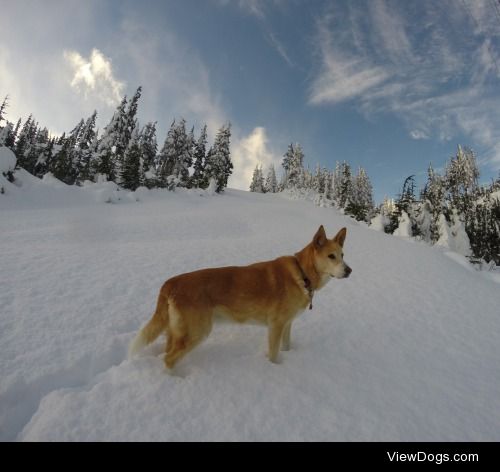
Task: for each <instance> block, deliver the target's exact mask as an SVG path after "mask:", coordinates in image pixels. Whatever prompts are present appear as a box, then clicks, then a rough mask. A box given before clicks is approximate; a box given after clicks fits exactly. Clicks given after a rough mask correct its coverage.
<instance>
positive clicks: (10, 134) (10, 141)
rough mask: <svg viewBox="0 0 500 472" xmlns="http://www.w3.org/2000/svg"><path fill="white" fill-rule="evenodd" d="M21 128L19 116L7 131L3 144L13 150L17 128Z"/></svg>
mask: <svg viewBox="0 0 500 472" xmlns="http://www.w3.org/2000/svg"><path fill="white" fill-rule="evenodd" d="M20 128H21V118H19V120H17V124H16V126H15V127H14V128H13V129H12V130H11V131H9V132H8V134H7V137H6V139H5V143H4V145H5V146H6V147H8V148H10V149H12V150H14V146H15V142H16V139H17V134H18V133H19V129H20Z"/></svg>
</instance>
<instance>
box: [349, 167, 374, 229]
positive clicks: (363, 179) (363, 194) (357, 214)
mask: <svg viewBox="0 0 500 472" xmlns="http://www.w3.org/2000/svg"><path fill="white" fill-rule="evenodd" d="M348 200H349V203H348V204H347V206H346V208H345V212H346V214H348V215H352V216H353V217H354V218H355V219H356V220H358V221H367V222H368V221H370V220H371V218H372V216H373V209H374V204H373V190H372V184H371V182H370V179H369V178H368V175H367V174H366V171H365V170H364V169H363V168H362V167H359V169H358V173H357V175H356V176H355V177H354V179H353V180H352V191H351V196H350V198H349V199H348Z"/></svg>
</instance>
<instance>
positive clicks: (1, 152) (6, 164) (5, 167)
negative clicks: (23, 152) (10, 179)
mask: <svg viewBox="0 0 500 472" xmlns="http://www.w3.org/2000/svg"><path fill="white" fill-rule="evenodd" d="M15 167H16V155H15V154H14V153H13V152H12V151H11V150H10V149H9V148H8V147H5V146H0V175H1V174H4V173H5V174H6V173H7V172H9V171H12V170H14V168H15Z"/></svg>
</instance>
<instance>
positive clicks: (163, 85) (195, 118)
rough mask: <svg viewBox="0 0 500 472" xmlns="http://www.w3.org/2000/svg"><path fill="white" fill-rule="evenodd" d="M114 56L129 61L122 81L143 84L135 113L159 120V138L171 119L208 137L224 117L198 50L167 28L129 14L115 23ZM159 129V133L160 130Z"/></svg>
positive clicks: (124, 61) (121, 60)
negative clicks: (204, 129) (205, 132)
mask: <svg viewBox="0 0 500 472" xmlns="http://www.w3.org/2000/svg"><path fill="white" fill-rule="evenodd" d="M120 37H121V40H120V42H119V43H118V45H117V46H118V47H117V57H118V58H119V60H120V62H121V63H127V64H129V67H128V81H129V82H131V83H134V84H137V85H139V84H140V85H142V86H143V95H142V98H141V107H140V108H139V112H140V113H139V114H140V115H141V113H142V116H146V113H147V119H148V120H150V119H155V120H158V122H159V127H158V131H159V135H160V136H161V138H159V141H160V140H161V139H163V137H164V136H165V134H166V127H167V126H170V123H171V121H172V119H174V118H180V117H183V118H185V119H186V120H187V121H188V123H192V124H195V125H196V127H197V128H201V126H203V124H205V123H206V124H207V127H208V132H209V139H210V140H212V139H213V137H214V135H215V133H216V132H217V130H218V128H220V127H221V126H222V125H223V124H224V123H225V122H227V121H229V118H228V116H227V114H226V112H225V111H224V108H223V105H222V100H221V97H220V95H219V94H218V92H217V90H216V89H215V88H214V87H213V85H212V82H211V78H210V71H209V69H208V67H207V65H206V64H205V63H204V62H203V60H202V59H201V58H200V56H199V54H198V53H197V52H196V51H195V50H193V49H192V48H191V47H190V46H189V45H188V44H187V43H185V42H184V41H182V40H181V39H180V38H179V37H178V36H177V35H176V34H175V33H174V32H173V31H172V30H169V29H167V28H164V29H161V30H159V29H152V28H149V27H146V25H143V24H141V23H138V22H136V21H134V19H133V17H132V16H129V17H128V18H127V19H126V20H124V21H123V22H122V24H121V35H120ZM164 133H165V134H164Z"/></svg>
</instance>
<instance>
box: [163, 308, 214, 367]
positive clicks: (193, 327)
mask: <svg viewBox="0 0 500 472" xmlns="http://www.w3.org/2000/svg"><path fill="white" fill-rule="evenodd" d="M193 319H195V320H196V322H195V323H193V322H192V320H193ZM211 329H212V319H211V314H210V313H200V312H196V313H194V312H191V311H180V310H179V309H178V308H176V307H172V309H171V311H170V323H169V327H168V330H167V335H168V340H167V347H166V355H165V359H164V361H165V365H166V367H167V368H168V369H172V368H173V367H174V365H175V364H176V363H177V362H178V361H179V360H180V359H181V358H182V357H184V356H185V355H186V354H187V353H188V352H189V351H192V350H193V349H194V348H195V347H196V346H197V345H198V344H200V343H201V342H202V341H203V340H204V339H205V338H206V337H207V336H208V335H209V334H210V331H211Z"/></svg>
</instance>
